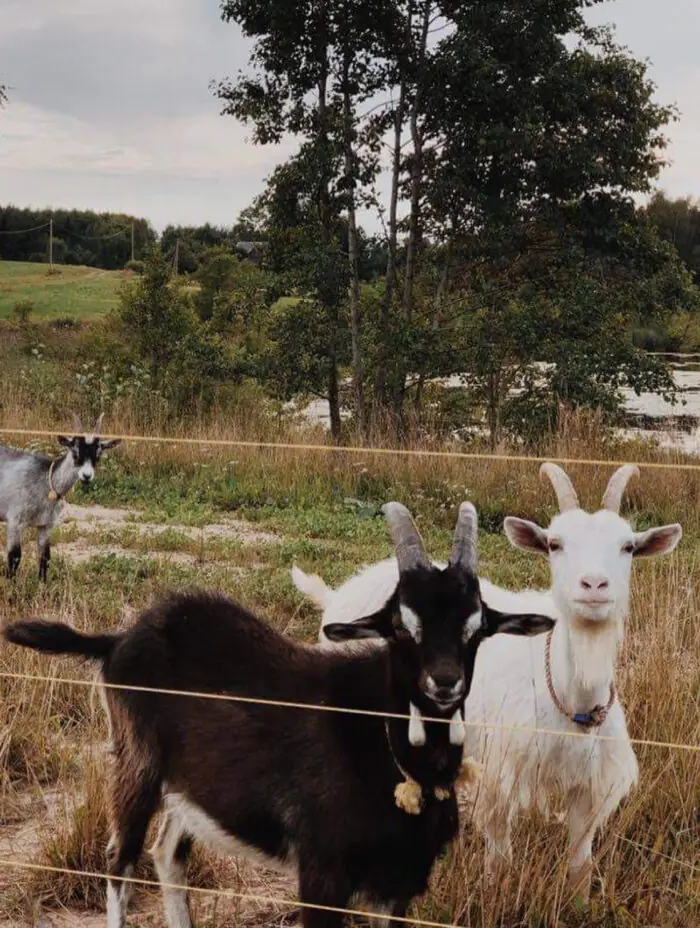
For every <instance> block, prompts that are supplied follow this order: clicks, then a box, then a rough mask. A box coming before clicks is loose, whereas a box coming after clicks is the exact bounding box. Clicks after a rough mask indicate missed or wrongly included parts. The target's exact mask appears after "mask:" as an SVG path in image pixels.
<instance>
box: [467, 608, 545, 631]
mask: <svg viewBox="0 0 700 928" xmlns="http://www.w3.org/2000/svg"><path fill="white" fill-rule="evenodd" d="M482 608H483V610H484V619H485V622H486V634H487V635H489V636H490V635H499V634H501V635H524V636H526V637H528V638H529V637H531V636H532V635H541V634H542V633H543V632H548V631H550V630H551V629H552V628H554V619H552V618H550V617H549V616H548V615H537V614H536V613H532V612H526V613H519V612H499V611H498V609H491V608H490V607H489V606H487V605H486V604H485V603H484V605H483V607H482Z"/></svg>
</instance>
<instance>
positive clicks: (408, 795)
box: [384, 720, 450, 815]
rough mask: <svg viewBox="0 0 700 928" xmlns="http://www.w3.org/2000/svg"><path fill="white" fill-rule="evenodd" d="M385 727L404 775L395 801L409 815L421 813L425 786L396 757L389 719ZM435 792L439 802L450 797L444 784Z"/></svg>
mask: <svg viewBox="0 0 700 928" xmlns="http://www.w3.org/2000/svg"><path fill="white" fill-rule="evenodd" d="M384 727H385V728H386V740H387V743H388V745H389V751H390V752H391V757H392V760H393V761H394V764H395V766H396V769H397V770H398V771H399V773H400V774H401V776H402V777H403V782H402V783H397V785H396V789H395V790H394V802H395V803H396V805H397V807H398V808H399V809H401V811H402V812H405V813H406V814H407V815H420V814H421V812H422V811H423V787H422V786H421V785H420V783H418V782H417V781H416V780H414V779H413V777H412V776H411V775H410V774H409V773H406V771H405V770H404V769H403V767H402V766H401V764H400V763H399V762H398V760H397V759H396V754H395V753H394V748H393V746H392V743H391V731H390V729H389V722H388V720H385V721H384ZM433 793H434V795H435V798H436V799H437V800H438V801H439V802H444V801H445V800H446V799H449V798H450V791H449V790H447V789H444V788H443V787H442V786H436V787H435V789H434V790H433Z"/></svg>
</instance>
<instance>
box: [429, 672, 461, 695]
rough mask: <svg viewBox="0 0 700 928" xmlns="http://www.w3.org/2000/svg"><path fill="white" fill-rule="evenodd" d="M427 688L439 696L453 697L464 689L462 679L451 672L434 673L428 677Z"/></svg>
mask: <svg viewBox="0 0 700 928" xmlns="http://www.w3.org/2000/svg"><path fill="white" fill-rule="evenodd" d="M428 689H429V690H430V692H431V693H432V694H433V695H434V696H437V697H439V698H442V699H444V698H453V697H455V696H459V695H460V693H462V691H463V690H464V680H463V679H462V678H461V677H458V676H455V675H454V674H451V673H449V674H448V673H436V674H434V675H433V676H431V677H428Z"/></svg>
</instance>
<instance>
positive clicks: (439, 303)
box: [414, 239, 452, 412]
mask: <svg viewBox="0 0 700 928" xmlns="http://www.w3.org/2000/svg"><path fill="white" fill-rule="evenodd" d="M451 263H452V239H450V240H449V241H448V242H447V247H446V249H445V263H444V265H443V268H442V273H441V274H440V282H439V283H438V288H437V291H436V293H435V301H434V303H433V321H432V323H431V326H430V329H431V331H432V332H437V330H438V329H439V328H440V320H441V318H442V309H443V305H444V299H445V294H446V293H447V288H448V286H449V283H450V269H451V267H450V266H451ZM427 375H428V361H427V359H426V360H425V361H424V362H423V366H422V367H421V372H420V377H419V378H418V386H417V388H416V396H415V399H414V407H415V410H416V412H419V411H420V407H421V403H422V401H423V390H424V389H425V380H426V377H427Z"/></svg>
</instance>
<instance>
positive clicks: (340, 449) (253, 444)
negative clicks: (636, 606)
mask: <svg viewBox="0 0 700 928" xmlns="http://www.w3.org/2000/svg"><path fill="white" fill-rule="evenodd" d="M56 434H57V431H53V432H50V431H47V430H46V429H24V428H0V435H33V436H36V437H39V438H55V437H56ZM103 437H104V438H112V439H116V438H118V439H120V440H121V441H132V442H144V443H147V444H154V445H210V446H212V447H217V448H250V449H256V450H260V451H261V450H266V451H308V452H313V453H318V454H350V455H363V454H364V455H377V456H381V457H403V458H433V459H444V460H455V461H494V462H506V461H507V462H512V463H513V464H516V465H517V464H544V463H546V462H547V461H552V462H556V463H558V464H566V465H573V466H581V467H583V466H588V467H622V466H623V465H625V464H635V465H636V466H637V467H639V468H646V469H647V470H678V471H700V464H681V463H676V462H671V461H668V462H666V461H622V460H617V459H614V458H611V459H605V458H569V457H564V456H561V455H556V454H549V455H536V454H491V453H487V452H476V451H431V450H428V449H413V448H371V447H364V446H362V445H317V444H306V443H304V442H271V441H236V440H234V439H226V438H176V437H172V436H165V435H162V436H161V435H118V434H116V433H114V434H112V433H109V434H105V435H104V436H103Z"/></svg>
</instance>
